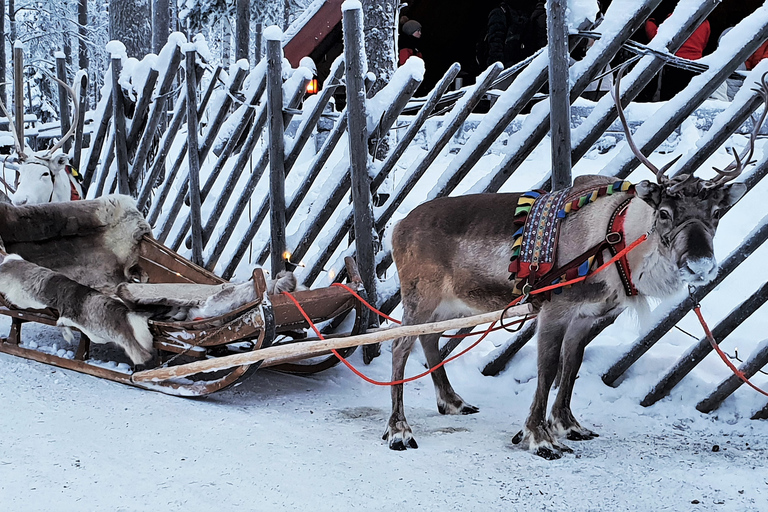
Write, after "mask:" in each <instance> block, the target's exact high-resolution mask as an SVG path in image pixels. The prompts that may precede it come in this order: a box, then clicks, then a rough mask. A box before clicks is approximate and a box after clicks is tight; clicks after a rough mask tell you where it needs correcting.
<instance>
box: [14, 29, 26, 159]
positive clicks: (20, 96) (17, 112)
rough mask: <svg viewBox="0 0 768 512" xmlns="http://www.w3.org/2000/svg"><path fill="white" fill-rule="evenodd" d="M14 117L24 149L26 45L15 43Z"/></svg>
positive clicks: (17, 135)
mask: <svg viewBox="0 0 768 512" xmlns="http://www.w3.org/2000/svg"><path fill="white" fill-rule="evenodd" d="M13 117H14V119H15V120H16V137H17V138H18V139H19V143H20V144H21V146H22V147H21V149H22V150H23V149H24V45H23V44H22V43H21V41H18V40H17V41H16V42H15V43H13Z"/></svg>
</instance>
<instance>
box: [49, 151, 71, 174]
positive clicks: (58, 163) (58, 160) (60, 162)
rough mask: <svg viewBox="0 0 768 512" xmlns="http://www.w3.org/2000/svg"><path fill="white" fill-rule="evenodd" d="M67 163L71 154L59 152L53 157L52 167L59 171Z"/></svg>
mask: <svg viewBox="0 0 768 512" xmlns="http://www.w3.org/2000/svg"><path fill="white" fill-rule="evenodd" d="M67 164H69V155H67V154H64V153H59V154H58V155H55V156H54V157H53V158H51V167H52V168H53V169H52V170H53V171H59V170H61V169H63V168H64V166H65V165H67Z"/></svg>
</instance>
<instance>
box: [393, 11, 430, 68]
mask: <svg viewBox="0 0 768 512" xmlns="http://www.w3.org/2000/svg"><path fill="white" fill-rule="evenodd" d="M400 31H401V34H400V37H399V38H398V41H397V46H398V48H399V52H398V56H397V57H398V59H397V60H398V65H399V66H402V65H403V64H405V61H407V60H408V59H409V58H410V57H412V56H416V57H419V58H420V59H423V58H424V57H423V56H422V55H421V52H420V51H419V44H420V42H421V23H419V22H418V21H416V20H408V21H406V22H405V23H403V26H402V28H401V29H400Z"/></svg>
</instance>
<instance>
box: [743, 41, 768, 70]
mask: <svg viewBox="0 0 768 512" xmlns="http://www.w3.org/2000/svg"><path fill="white" fill-rule="evenodd" d="M766 57H768V41H766V42H764V43H763V44H761V45H760V48H758V49H757V50H755V53H753V54H752V55H750V57H749V58H748V59H747V62H746V65H747V70H748V71H751V70H752V69H754V68H755V66H757V64H758V62H760V61H761V60H763V59H765V58H766Z"/></svg>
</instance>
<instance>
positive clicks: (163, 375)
mask: <svg viewBox="0 0 768 512" xmlns="http://www.w3.org/2000/svg"><path fill="white" fill-rule="evenodd" d="M532 312H533V308H532V307H531V305H530V304H522V305H519V306H513V307H511V308H508V309H506V310H503V309H501V310H499V311H493V312H491V313H484V314H481V315H474V316H470V317H466V318H454V319H451V320H444V321H442V322H432V323H428V324H419V325H404V326H401V327H393V328H390V329H378V330H376V331H374V332H369V333H367V334H360V335H358V336H349V337H347V338H334V339H328V340H318V341H304V342H298V343H291V344H289V345H278V346H274V347H267V348H263V349H260V350H254V351H251V352H246V353H243V354H235V355H231V356H223V357H218V358H214V359H207V360H205V361H196V362H194V363H189V364H184V365H179V366H172V367H169V368H158V369H154V370H145V371H143V372H137V373H134V374H133V376H132V377H131V380H132V381H133V382H162V381H165V380H168V379H174V378H178V377H186V376H189V375H195V374H196V373H201V372H210V371H217V370H225V369H228V368H234V367H235V366H240V365H245V364H253V363H256V362H259V361H263V360H265V359H283V358H290V357H294V356H301V355H303V356H304V357H312V356H314V355H317V354H322V353H323V352H326V351H328V350H331V349H333V350H336V349H341V348H348V347H357V346H360V345H368V344H371V343H380V342H382V341H387V340H392V339H395V338H400V337H404V336H419V335H421V334H430V333H435V332H444V331H448V330H453V329H461V328H463V327H469V326H474V325H481V324H487V323H490V322H495V321H497V320H499V319H501V317H502V314H503V315H504V318H512V317H520V316H525V315H529V314H531V313H532Z"/></svg>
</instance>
